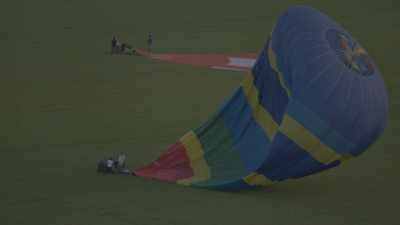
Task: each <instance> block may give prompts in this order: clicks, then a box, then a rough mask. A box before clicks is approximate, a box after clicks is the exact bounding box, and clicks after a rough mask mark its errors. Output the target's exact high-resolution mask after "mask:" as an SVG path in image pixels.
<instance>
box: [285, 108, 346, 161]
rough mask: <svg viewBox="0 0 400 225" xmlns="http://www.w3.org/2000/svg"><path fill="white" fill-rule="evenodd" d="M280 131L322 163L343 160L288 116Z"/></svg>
mask: <svg viewBox="0 0 400 225" xmlns="http://www.w3.org/2000/svg"><path fill="white" fill-rule="evenodd" d="M279 131H280V132H281V133H283V134H284V135H286V136H287V137H288V138H289V139H291V140H292V141H293V142H295V143H296V144H297V145H299V146H300V147H301V148H303V149H304V150H305V151H307V152H308V153H309V154H310V155H311V156H312V157H313V158H314V159H315V160H318V161H319V162H321V163H324V164H328V163H331V162H333V161H335V160H338V159H341V158H342V156H341V155H339V154H337V153H336V152H335V151H334V150H332V149H331V148H330V147H329V146H327V145H325V144H324V143H322V142H321V140H320V139H319V138H318V137H316V136H315V135H313V134H312V133H311V132H310V131H309V130H307V129H306V128H305V127H304V126H303V125H301V124H300V123H299V122H297V121H296V120H295V119H293V118H292V117H290V116H289V115H288V114H286V115H285V116H284V118H283V121H282V124H281V126H280V127H279Z"/></svg>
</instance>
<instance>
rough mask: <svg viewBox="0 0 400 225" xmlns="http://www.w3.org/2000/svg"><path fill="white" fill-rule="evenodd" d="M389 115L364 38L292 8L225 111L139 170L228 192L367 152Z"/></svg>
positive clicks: (317, 14)
mask: <svg viewBox="0 0 400 225" xmlns="http://www.w3.org/2000/svg"><path fill="white" fill-rule="evenodd" d="M387 111H388V100H387V92H386V89H385V85H384V81H383V79H382V77H381V74H380V72H379V70H378V68H377V66H376V65H375V63H374V62H373V60H372V59H371V58H370V56H369V55H368V53H367V52H366V50H365V49H364V48H363V47H362V46H361V45H360V43H358V42H357V40H355V39H354V38H353V37H352V36H351V35H350V34H349V33H348V32H347V31H346V30H344V29H343V28H342V27H341V26H340V25H338V24H337V23H336V22H334V21H333V20H332V19H331V18H329V17H328V16H327V15H325V14H323V13H321V12H319V11H318V10H316V9H313V8H311V7H305V6H295V7H291V8H289V9H288V10H287V11H286V12H284V13H283V14H282V15H281V16H280V17H279V19H278V21H277V23H276V25H275V27H274V29H273V31H272V33H271V35H270V37H269V39H268V40H267V42H266V44H265V47H264V48H263V49H262V51H261V53H260V54H259V55H258V58H257V60H256V62H255V64H254V66H253V67H252V69H251V71H250V72H249V74H248V75H246V76H245V78H244V80H243V81H242V82H241V85H240V87H239V88H238V89H237V90H236V91H235V92H234V93H233V95H232V96H231V97H230V98H229V99H228V100H227V101H226V102H225V103H224V104H223V105H222V106H221V107H220V109H219V110H218V111H217V112H216V113H215V114H214V115H212V116H211V117H210V118H209V119H208V121H206V122H205V123H204V124H202V125H201V126H200V127H198V128H197V129H194V130H191V131H189V132H188V133H186V134H185V135H184V136H183V137H181V138H180V139H179V140H178V141H177V142H176V143H175V144H173V145H171V146H170V147H169V148H168V149H167V150H166V152H164V153H163V154H162V155H161V156H160V157H159V158H158V159H157V160H155V161H154V162H152V163H150V164H149V165H147V166H144V167H142V168H139V169H137V170H135V174H136V175H138V176H141V177H146V178H153V179H158V180H161V181H167V182H176V183H178V184H183V185H189V186H194V187H205V188H215V189H223V190H229V189H232V190H235V189H236V190H237V189H239V190H240V189H246V188H253V187H256V186H260V185H261V186H265V185H270V184H273V183H275V182H279V181H283V180H286V179H295V178H301V177H304V176H307V175H310V174H314V173H317V172H320V171H324V170H327V169H329V168H333V167H336V166H338V165H340V164H341V163H342V162H343V161H344V160H346V159H349V158H352V157H355V156H358V155H359V154H361V153H362V152H363V151H365V150H366V149H367V148H368V147H369V146H370V145H371V144H372V143H373V142H374V141H376V140H377V139H378V137H379V136H380V135H381V134H382V133H383V130H384V128H385V125H386V120H387Z"/></svg>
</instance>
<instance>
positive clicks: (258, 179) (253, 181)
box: [243, 173, 273, 186]
mask: <svg viewBox="0 0 400 225" xmlns="http://www.w3.org/2000/svg"><path fill="white" fill-rule="evenodd" d="M243 181H244V182H246V183H247V184H249V185H252V186H254V185H257V186H270V185H271V184H273V181H272V180H270V179H268V178H267V177H266V176H264V175H262V174H259V173H251V174H250V175H248V176H246V177H245V178H243Z"/></svg>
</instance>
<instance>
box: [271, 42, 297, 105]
mask: <svg viewBox="0 0 400 225" xmlns="http://www.w3.org/2000/svg"><path fill="white" fill-rule="evenodd" d="M271 43H272V40H270V42H269V46H268V60H269V63H270V65H271V67H272V69H273V70H274V71H275V72H276V74H277V75H278V78H279V83H281V86H282V87H283V89H285V91H286V94H287V95H288V97H291V96H292V93H291V91H290V90H289V88H288V87H287V86H286V83H285V80H284V78H283V74H282V72H281V71H280V70H279V68H278V63H277V61H276V54H275V52H274V50H273V49H272V46H271Z"/></svg>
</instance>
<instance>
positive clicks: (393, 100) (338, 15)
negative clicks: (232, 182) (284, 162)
mask: <svg viewBox="0 0 400 225" xmlns="http://www.w3.org/2000/svg"><path fill="white" fill-rule="evenodd" d="M4 4H5V5H7V7H2V10H1V11H3V12H2V16H3V17H4V18H3V19H2V22H1V23H2V30H1V32H0V40H1V46H2V49H3V52H2V54H1V55H2V57H1V62H0V65H1V67H2V73H1V82H0V90H1V92H0V93H1V94H0V102H1V110H0V112H1V117H0V124H1V129H0V148H1V159H0V162H1V175H2V179H1V180H2V181H1V186H0V224H3V225H24V224H29V225H36V224H38V225H39V224H49V225H102V224H105V225H127V224H133V225H225V224H226V225H313V224H315V225H341V224H343V225H353V224H354V225H355V224H362V225H369V224H370V225H372V224H374V225H380V224H388V225H390V224H393V225H394V224H400V222H399V219H398V211H399V206H398V202H399V200H400V194H399V190H400V189H399V188H400V185H399V184H400V180H399V179H400V177H399V171H400V164H399V163H398V161H399V160H398V159H399V157H400V153H399V151H400V149H399V147H400V141H399V138H398V137H397V132H399V130H400V105H399V101H398V99H399V98H400V91H399V90H398V86H399V84H400V79H399V78H398V74H400V70H399V67H398V59H399V50H400V47H399V41H400V27H399V26H398V24H397V23H398V22H399V21H400V13H399V10H400V3H398V1H395V0H392V1H391V0H380V1H376V0H373V1H372V0H364V1H362V0H359V1H356V0H336V1H317V0H315V1H277V0H268V1H267V0H265V1H228V0H220V1H215V0H214V1H212V0H203V1H184V0H182V1H180V0H168V1H144V0H141V1H139V0H131V1H127V0H122V1H106V0H98V1H78V0H69V1H67V0H52V1H50V0H41V1H27V0H22V1H13V2H9V3H4ZM292 4H308V5H311V6H314V7H316V8H318V9H320V10H322V11H323V12H325V13H327V14H329V15H330V16H332V17H333V18H335V19H336V20H337V21H339V23H341V24H343V25H344V26H345V27H346V28H347V29H348V30H349V31H350V32H351V33H352V34H353V35H354V36H355V37H356V38H357V39H358V40H359V41H360V42H361V43H362V44H363V45H364V46H365V47H366V49H367V50H368V51H369V53H370V55H371V56H372V57H373V58H374V59H375V61H376V63H377V64H378V65H379V67H380V70H381V72H382V74H383V75H384V78H385V81H386V85H387V88H388V91H389V97H390V99H389V102H390V110H389V112H390V115H389V123H388V127H387V129H386V131H385V134H384V135H383V137H382V138H381V139H379V141H378V142H377V143H376V144H374V145H373V146H372V147H371V148H370V149H369V150H368V151H367V152H366V153H365V154H363V155H362V156H361V157H359V158H357V159H354V160H352V161H350V162H349V163H348V164H345V165H344V166H341V167H340V168H337V169H334V170H331V171H328V172H326V173H322V174H319V175H315V176H311V177H308V178H305V179H301V180H295V181H288V182H283V183H280V184H277V185H275V186H273V187H272V188H270V189H261V190H254V191H246V192H235V193H231V192H219V191H210V190H203V189H194V188H186V187H182V186H178V185H174V184H166V183H160V182H156V181H148V180H144V179H141V178H136V177H127V176H100V175H97V174H96V173H95V164H96V161H97V160H98V159H99V158H101V157H103V156H107V155H110V154H112V153H115V152H119V151H125V152H127V153H128V163H129V165H130V166H131V167H132V168H136V167H139V166H142V165H144V164H146V163H148V162H149V161H151V160H152V159H154V158H155V157H157V156H158V155H159V154H160V153H161V152H162V151H163V150H164V149H165V148H166V147H167V146H168V145H169V144H171V143H173V142H174V141H175V140H176V139H177V138H178V137H180V136H181V135H182V134H183V133H184V132H185V131H187V130H189V129H190V128H194V127H196V126H197V125H199V124H200V123H201V122H202V121H204V120H205V119H206V118H207V117H208V115H209V114H210V113H212V112H213V111H214V110H215V109H216V108H217V107H218V105H219V104H220V102H221V101H222V100H223V99H224V98H225V97H226V96H228V95H229V94H230V92H231V91H232V90H233V89H234V88H235V87H236V86H238V83H239V82H240V80H241V77H242V74H240V73H235V72H228V71H212V70H207V69H201V68H200V69H199V68H194V67H190V66H180V65H172V64H165V63H160V62H153V61H149V60H147V59H145V58H140V57H133V56H110V55H108V54H106V52H107V51H108V50H109V48H108V45H109V40H110V38H111V36H112V34H113V33H116V34H118V35H119V36H120V37H121V38H122V39H123V40H126V41H128V42H129V43H132V44H133V45H134V46H135V47H144V46H145V39H146V34H147V32H148V31H152V32H153V33H154V37H155V49H156V50H157V51H159V52H169V51H171V52H221V53H222V52H228V53H230V52H231V53H233V52H252V51H255V52H256V51H258V50H260V49H261V47H262V46H263V44H264V41H265V39H266V37H267V35H268V33H269V32H270V30H271V28H272V26H273V24H274V22H275V20H276V18H277V16H278V15H279V13H280V12H282V11H283V10H284V9H285V8H287V7H288V6H289V5H292ZM8 6H9V7H8ZM10 56H11V57H10Z"/></svg>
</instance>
